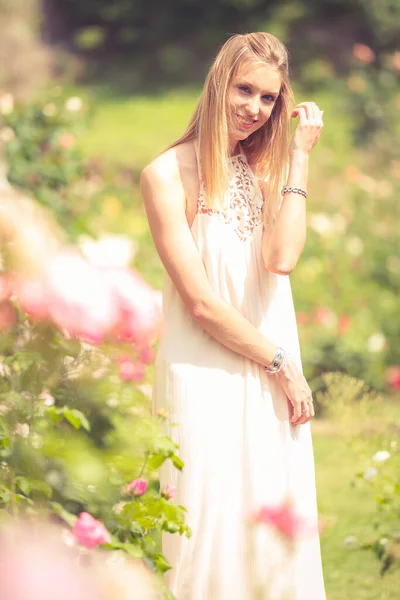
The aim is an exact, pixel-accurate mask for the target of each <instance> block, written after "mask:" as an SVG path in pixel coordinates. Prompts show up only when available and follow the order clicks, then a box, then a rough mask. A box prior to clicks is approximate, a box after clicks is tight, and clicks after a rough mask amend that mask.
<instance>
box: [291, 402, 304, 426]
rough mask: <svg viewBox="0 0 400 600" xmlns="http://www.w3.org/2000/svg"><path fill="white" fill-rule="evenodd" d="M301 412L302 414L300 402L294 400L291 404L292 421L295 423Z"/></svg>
mask: <svg viewBox="0 0 400 600" xmlns="http://www.w3.org/2000/svg"><path fill="white" fill-rule="evenodd" d="M301 414H302V403H301V402H295V403H294V404H293V416H292V423H295V422H296V421H298V420H299V419H300V418H301Z"/></svg>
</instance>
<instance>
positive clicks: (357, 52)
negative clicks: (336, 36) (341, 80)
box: [353, 44, 375, 65]
mask: <svg viewBox="0 0 400 600" xmlns="http://www.w3.org/2000/svg"><path fill="white" fill-rule="evenodd" d="M353 56H354V58H356V59H357V60H359V61H360V62H362V63H364V64H366V65H368V64H369V63H372V62H373V61H374V60H375V52H374V51H373V50H372V49H371V48H370V47H369V46H366V45H365V44H354V46H353Z"/></svg>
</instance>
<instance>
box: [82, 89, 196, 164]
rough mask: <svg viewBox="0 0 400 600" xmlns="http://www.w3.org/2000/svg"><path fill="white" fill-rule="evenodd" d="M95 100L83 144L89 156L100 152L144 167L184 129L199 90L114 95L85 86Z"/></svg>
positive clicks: (92, 99) (87, 95)
mask: <svg viewBox="0 0 400 600" xmlns="http://www.w3.org/2000/svg"><path fill="white" fill-rule="evenodd" d="M82 92H83V96H85V97H87V98H88V99H89V102H90V103H94V109H95V112H94V118H93V121H92V123H91V127H90V129H89V130H88V131H87V133H86V134H85V135H84V136H83V137H82V140H81V142H80V146H81V149H82V151H83V152H84V154H85V155H86V156H93V155H99V154H100V155H101V156H102V157H103V158H105V159H109V160H112V161H117V162H120V163H122V164H126V165H130V166H135V167H139V168H140V167H143V166H144V165H145V164H147V163H148V162H149V161H150V160H152V158H154V157H155V156H156V155H157V153H159V152H161V151H162V150H163V149H164V148H166V147H167V146H168V145H169V144H170V143H171V142H172V141H174V140H175V139H177V138H178V137H179V136H180V135H181V134H182V133H183V131H184V129H185V127H186V125H187V123H188V122H189V119H190V117H191V114H192V112H193V110H194V108H195V105H196V101H197V98H198V96H199V91H198V90H191V89H187V90H185V89H181V90H172V91H169V92H164V93H162V94H160V95H158V96H155V97H154V96H118V97H112V96H110V95H109V94H105V92H104V91H102V90H101V88H100V89H98V90H97V89H96V90H93V91H89V94H88V93H87V90H83V91H82Z"/></svg>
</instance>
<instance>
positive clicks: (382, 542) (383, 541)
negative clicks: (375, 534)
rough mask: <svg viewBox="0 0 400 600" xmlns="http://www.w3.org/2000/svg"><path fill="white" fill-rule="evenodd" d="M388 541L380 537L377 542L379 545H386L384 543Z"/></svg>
mask: <svg viewBox="0 0 400 600" xmlns="http://www.w3.org/2000/svg"><path fill="white" fill-rule="evenodd" d="M388 541H389V540H388V539H387V538H381V539H380V540H379V543H380V545H381V546H386V544H387V543H388Z"/></svg>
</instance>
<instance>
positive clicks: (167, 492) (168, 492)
mask: <svg viewBox="0 0 400 600" xmlns="http://www.w3.org/2000/svg"><path fill="white" fill-rule="evenodd" d="M175 494H176V487H175V486H174V485H171V484H170V483H167V485H166V486H165V487H164V489H163V490H162V495H163V496H165V497H166V498H167V500H171V498H173V497H174V496H175Z"/></svg>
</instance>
